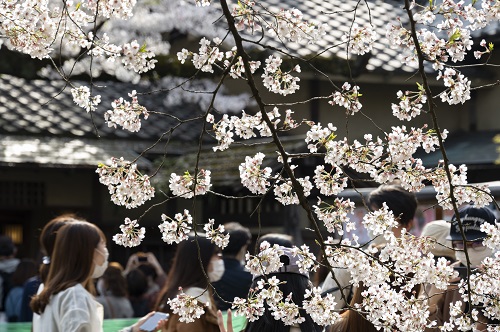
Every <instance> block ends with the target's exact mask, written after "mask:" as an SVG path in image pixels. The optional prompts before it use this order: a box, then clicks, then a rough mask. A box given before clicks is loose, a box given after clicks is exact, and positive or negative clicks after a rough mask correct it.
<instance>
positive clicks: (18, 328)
mask: <svg viewBox="0 0 500 332" xmlns="http://www.w3.org/2000/svg"><path fill="white" fill-rule="evenodd" d="M225 320H226V314H225V313H224V321H225ZM136 322H137V318H130V319H105V320H104V332H117V331H119V330H120V329H123V328H124V327H127V326H131V325H133V324H135V323H136ZM233 327H234V332H239V331H243V329H244V328H245V318H244V317H234V316H233ZM30 331H31V323H0V332H30Z"/></svg>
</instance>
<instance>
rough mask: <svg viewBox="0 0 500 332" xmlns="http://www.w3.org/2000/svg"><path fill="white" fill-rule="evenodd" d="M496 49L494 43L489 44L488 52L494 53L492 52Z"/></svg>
mask: <svg viewBox="0 0 500 332" xmlns="http://www.w3.org/2000/svg"><path fill="white" fill-rule="evenodd" d="M494 47H495V45H494V44H493V43H492V42H490V43H489V44H488V50H490V52H492V51H493V48H494Z"/></svg>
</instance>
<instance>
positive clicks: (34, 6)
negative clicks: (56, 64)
mask: <svg viewBox="0 0 500 332" xmlns="http://www.w3.org/2000/svg"><path fill="white" fill-rule="evenodd" d="M135 4H136V0H125V1H115V0H102V1H95V0H91V1H84V2H78V3H77V2H75V1H73V0H67V1H64V4H63V7H62V8H60V7H57V6H55V5H54V2H51V1H49V0H41V1H40V0H36V1H34V0H25V1H19V2H18V1H14V2H12V1H7V2H2V3H1V4H0V11H1V12H2V13H4V14H3V20H2V24H1V26H0V32H1V33H2V34H4V35H6V36H7V37H8V38H9V39H8V40H9V43H8V44H9V47H12V48H14V49H16V50H19V51H21V52H23V53H26V54H29V55H31V56H32V57H36V58H40V59H42V58H46V57H49V56H51V53H53V52H54V50H59V51H62V52H65V53H66V54H65V55H69V56H70V57H72V56H75V55H78V54H79V53H80V49H85V50H88V55H90V56H96V57H108V59H109V60H110V61H114V60H115V59H116V58H119V57H121V58H122V59H121V60H122V63H123V64H124V66H125V68H126V69H133V70H135V71H136V72H138V73H141V72H145V71H148V70H150V69H152V68H154V63H155V62H156V60H153V59H152V58H153V57H154V53H153V52H151V51H149V50H147V49H146V47H145V46H143V47H139V44H138V42H137V41H135V40H134V41H131V42H129V43H124V44H123V45H122V46H120V45H115V44H112V43H110V40H109V37H108V36H107V35H106V33H103V35H102V36H94V34H93V33H92V32H90V30H91V29H92V28H93V25H94V23H95V21H96V20H98V19H101V18H104V19H108V18H111V17H112V18H115V19H122V20H123V19H129V18H130V17H131V16H132V11H133V9H134V7H135ZM61 22H64V24H61ZM95 62H96V63H97V61H95Z"/></svg>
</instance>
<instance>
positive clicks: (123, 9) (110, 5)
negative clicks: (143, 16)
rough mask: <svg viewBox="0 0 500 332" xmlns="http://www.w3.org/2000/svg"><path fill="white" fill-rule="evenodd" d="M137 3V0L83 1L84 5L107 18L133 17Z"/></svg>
mask: <svg viewBox="0 0 500 332" xmlns="http://www.w3.org/2000/svg"><path fill="white" fill-rule="evenodd" d="M136 3H137V0H121V1H116V0H88V1H85V2H83V3H82V6H83V7H86V8H88V9H90V10H91V11H92V12H93V13H99V14H100V15H101V16H103V17H106V18H111V17H116V18H121V19H125V20H126V19H128V18H130V17H132V15H133V13H132V11H133V9H134V7H135V5H136Z"/></svg>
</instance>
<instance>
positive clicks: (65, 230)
mask: <svg viewBox="0 0 500 332" xmlns="http://www.w3.org/2000/svg"><path fill="white" fill-rule="evenodd" d="M101 240H102V241H105V237H104V234H103V233H102V231H101V230H100V229H99V228H98V227H97V226H95V225H94V224H91V223H89V222H87V221H73V222H70V223H67V224H65V225H64V226H62V227H61V228H60V229H59V231H58V232H57V236H56V241H55V246H54V252H53V255H52V257H51V263H50V269H49V274H48V278H47V283H46V284H45V287H44V289H43V291H42V292H41V293H40V294H39V295H37V296H35V297H33V299H32V300H31V303H30V305H31V309H32V310H33V312H36V313H38V314H41V313H43V311H44V310H45V307H46V306H47V305H48V303H49V302H50V297H51V296H52V295H55V294H57V293H59V292H61V291H63V290H66V289H68V288H70V287H72V286H75V285H77V284H79V283H80V284H82V285H83V286H84V287H85V289H86V290H87V291H89V292H90V293H92V294H95V289H94V284H93V283H92V280H91V276H92V272H93V269H94V250H95V249H96V248H97V246H98V245H99V242H100V241H101Z"/></svg>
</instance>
